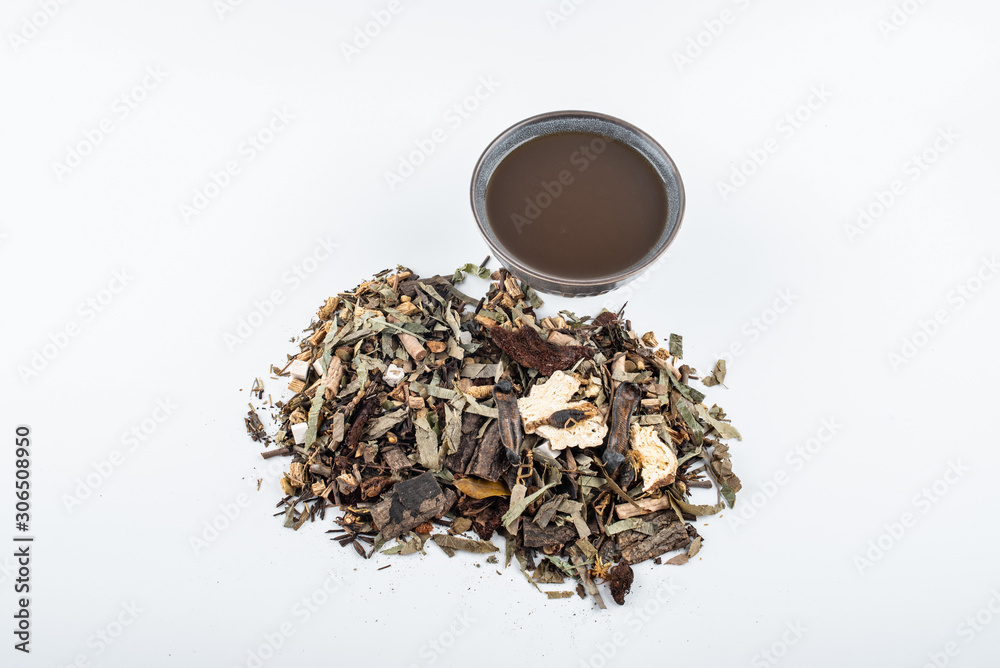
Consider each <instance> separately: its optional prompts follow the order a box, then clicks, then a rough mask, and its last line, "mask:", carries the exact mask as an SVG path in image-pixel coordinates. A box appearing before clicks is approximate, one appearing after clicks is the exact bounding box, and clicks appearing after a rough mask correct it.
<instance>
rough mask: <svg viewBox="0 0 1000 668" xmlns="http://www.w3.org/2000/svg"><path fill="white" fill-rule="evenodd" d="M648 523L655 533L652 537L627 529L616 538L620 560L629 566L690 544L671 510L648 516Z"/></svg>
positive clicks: (689, 538) (688, 538) (682, 525)
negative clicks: (619, 550)
mask: <svg viewBox="0 0 1000 668" xmlns="http://www.w3.org/2000/svg"><path fill="white" fill-rule="evenodd" d="M647 517H648V521H649V522H650V523H651V524H652V525H653V529H654V530H655V531H656V533H655V534H653V535H652V536H647V535H646V534H644V533H641V532H639V531H636V530H634V529H629V530H628V531H623V532H622V533H621V534H619V536H618V547H619V549H621V552H622V558H623V559H624V560H625V561H627V562H628V563H630V564H638V563H639V562H642V561H645V560H646V559H652V558H653V557H658V556H660V555H661V554H664V553H666V552H670V551H671V550H678V549H681V548H684V547H687V546H688V545H689V544H690V543H691V537H690V536H688V532H687V528H686V527H685V526H684V524H683V523H682V522H681V521H680V520H678V519H677V515H676V514H675V513H674V511H673V510H665V511H661V512H658V513H653V514H651V515H648V516H647Z"/></svg>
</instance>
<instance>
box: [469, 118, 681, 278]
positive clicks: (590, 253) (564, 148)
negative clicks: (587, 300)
mask: <svg viewBox="0 0 1000 668" xmlns="http://www.w3.org/2000/svg"><path fill="white" fill-rule="evenodd" d="M486 215H487V218H488V220H489V225H490V227H491V228H492V230H493V233H494V234H495V235H496V237H497V239H498V240H499V242H500V244H501V245H502V246H503V247H504V248H505V249H506V250H507V251H508V252H509V253H510V254H511V255H512V256H513V257H514V258H515V259H517V260H519V261H520V262H522V263H523V264H525V265H527V266H528V267H530V268H532V269H535V270H537V271H540V272H542V273H544V274H548V275H550V276H555V277H560V278H575V279H588V278H601V277H606V276H610V275H613V274H617V273H619V272H622V271H625V270H627V269H628V268H629V267H631V266H632V265H634V264H635V263H637V262H638V261H639V260H641V259H642V258H643V257H644V256H645V255H646V254H647V253H648V252H649V251H650V250H652V249H653V247H654V246H655V245H656V243H657V241H658V240H659V238H660V235H661V234H662V233H663V229H664V227H665V226H666V221H667V194H666V191H665V190H664V187H663V181H662V179H661V178H660V176H659V175H658V174H657V172H656V170H655V169H654V168H653V166H652V165H651V164H650V163H649V161H648V160H646V158H644V157H643V156H642V155H641V154H640V153H639V152H638V151H636V150H635V149H633V148H632V147H630V146H628V145H626V144H623V143H622V142H619V141H617V140H614V139H611V138H610V137H604V136H602V135H596V134H591V133H585V132H563V133H557V134H551V135H543V136H541V137H536V138H534V139H531V140H529V141H527V142H525V143H524V144H522V145H521V146H518V147H517V148H516V149H514V150H513V151H511V153H510V154H509V155H507V157H505V158H504V159H503V160H502V161H500V164H499V165H497V168H496V170H495V171H494V173H493V176H492V177H491V178H490V181H489V184H488V185H487V188H486Z"/></svg>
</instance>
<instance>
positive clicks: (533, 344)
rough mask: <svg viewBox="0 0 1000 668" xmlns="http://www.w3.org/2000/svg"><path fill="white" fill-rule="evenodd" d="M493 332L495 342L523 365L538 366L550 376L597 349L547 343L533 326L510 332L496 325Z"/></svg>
mask: <svg viewBox="0 0 1000 668" xmlns="http://www.w3.org/2000/svg"><path fill="white" fill-rule="evenodd" d="M489 333H490V337H491V338H492V339H493V342H494V343H495V344H497V346H498V347H499V348H500V349H501V350H503V351H504V352H505V353H507V354H508V355H509V356H510V358H511V359H512V360H514V361H515V362H517V363H518V364H520V365H521V366H526V367H531V368H532V369H538V371H539V372H541V373H542V374H543V375H546V376H551V375H552V374H553V373H555V372H556V371H559V370H561V369H568V368H570V367H571V366H573V365H574V364H576V363H577V362H579V361H580V360H582V359H586V358H590V357H593V356H594V351H593V350H592V349H590V348H586V347H584V346H560V345H556V344H553V343H546V342H545V341H542V337H540V336H538V332H536V331H535V330H534V329H532V328H531V327H521V328H519V329H517V330H514V331H510V332H508V331H507V330H506V329H504V328H503V327H493V328H491V329H490V330H489Z"/></svg>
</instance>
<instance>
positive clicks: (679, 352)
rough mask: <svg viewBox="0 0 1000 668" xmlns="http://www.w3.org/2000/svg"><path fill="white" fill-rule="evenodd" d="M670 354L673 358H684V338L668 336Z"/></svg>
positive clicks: (678, 335)
mask: <svg viewBox="0 0 1000 668" xmlns="http://www.w3.org/2000/svg"><path fill="white" fill-rule="evenodd" d="M670 354H671V355H673V356H674V357H684V337H683V336H681V335H680V334H671V335H670Z"/></svg>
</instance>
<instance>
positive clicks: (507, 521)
mask: <svg viewBox="0 0 1000 668" xmlns="http://www.w3.org/2000/svg"><path fill="white" fill-rule="evenodd" d="M552 486H553V483H549V484H548V485H545V487H542V488H541V489H540V490H538V491H537V492H535V493H534V494H529V495H528V496H527V497H525V498H523V499H521V500H519V501H515V500H514V496H513V493H512V494H511V498H510V500H511V504H510V509H509V510H508V511H507V512H506V513H504V516H503V519H502V520H501V521H502V522H503V525H504V526H505V527H507V530H508V531H509V530H510V526H511V523H512V522H513V521H514V520H516V519H517V518H519V517H520V516H521V514H522V513H524V509H525V508H527V507H528V506H530V505H531V504H532V503H534V501H535V499H537V498H538V497H540V496H541V495H542V494H544V493H545V492H546V491H548V489H549V488H550V487H552ZM515 489H516V487H515Z"/></svg>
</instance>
